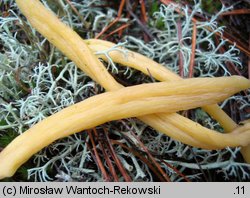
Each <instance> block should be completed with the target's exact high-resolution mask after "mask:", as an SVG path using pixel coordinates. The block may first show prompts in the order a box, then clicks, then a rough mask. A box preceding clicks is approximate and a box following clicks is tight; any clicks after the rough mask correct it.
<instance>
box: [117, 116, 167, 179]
mask: <svg viewBox="0 0 250 198" xmlns="http://www.w3.org/2000/svg"><path fill="white" fill-rule="evenodd" d="M121 123H122V124H123V125H124V126H125V127H126V128H127V129H128V130H129V131H130V133H131V135H132V136H133V137H134V138H135V139H136V140H137V142H138V143H139V145H140V147H141V148H142V149H143V150H144V151H145V152H146V153H147V155H148V157H149V158H150V160H151V161H152V163H153V164H154V165H155V166H156V168H157V169H158V171H159V172H160V173H161V174H162V176H163V177H164V178H165V180H166V181H167V182H170V181H171V180H170V178H169V176H168V175H167V174H166V173H165V172H164V171H163V170H162V168H161V166H160V164H159V163H158V162H157V161H156V160H155V158H154V157H153V156H152V155H151V153H150V152H149V150H148V148H147V147H146V146H145V145H144V144H143V143H142V142H141V140H140V139H139V138H138V137H137V135H136V134H135V133H134V131H133V130H131V128H130V127H129V126H127V124H126V123H125V122H124V121H122V120H121Z"/></svg>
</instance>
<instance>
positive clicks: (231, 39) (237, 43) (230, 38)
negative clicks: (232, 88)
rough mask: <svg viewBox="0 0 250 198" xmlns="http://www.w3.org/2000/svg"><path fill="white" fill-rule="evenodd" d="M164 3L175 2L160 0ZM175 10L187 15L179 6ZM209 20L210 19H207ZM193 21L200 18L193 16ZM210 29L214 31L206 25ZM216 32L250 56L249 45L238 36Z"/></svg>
mask: <svg viewBox="0 0 250 198" xmlns="http://www.w3.org/2000/svg"><path fill="white" fill-rule="evenodd" d="M160 1H161V2H162V3H163V4H165V5H169V4H171V3H173V1H171V0H160ZM175 5H178V4H176V3H175ZM175 11H176V12H177V13H179V14H180V15H182V16H183V15H185V14H184V13H183V12H182V11H181V9H179V8H178V7H177V8H175ZM207 20H209V19H207ZM192 21H193V22H196V23H197V22H199V20H197V19H196V18H194V17H193V18H192ZM205 28H206V29H207V30H208V31H210V32H213V30H212V29H211V28H210V27H205ZM215 34H216V35H217V36H220V37H222V38H223V39H224V40H226V41H227V42H229V43H230V44H232V45H235V46H236V47H237V48H238V49H239V50H240V51H241V52H244V53H245V54H246V55H247V56H249V57H250V49H248V46H246V45H245V44H244V43H242V42H240V41H239V40H238V39H236V38H234V37H233V36H232V35H230V34H229V33H227V32H224V33H223V35H221V33H220V32H215Z"/></svg>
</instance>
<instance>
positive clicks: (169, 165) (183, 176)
mask: <svg viewBox="0 0 250 198" xmlns="http://www.w3.org/2000/svg"><path fill="white" fill-rule="evenodd" d="M161 162H162V163H164V164H166V165H167V166H168V167H169V168H171V169H172V170H173V171H175V172H176V173H177V174H178V175H179V176H181V177H182V178H183V179H184V180H186V181H187V182H191V181H190V180H189V179H188V178H187V176H186V175H184V174H183V173H181V172H180V171H179V170H178V169H177V168H175V167H174V166H172V165H171V164H169V163H168V162H165V161H164V160H161Z"/></svg>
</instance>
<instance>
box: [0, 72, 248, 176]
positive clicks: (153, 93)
mask: <svg viewBox="0 0 250 198" xmlns="http://www.w3.org/2000/svg"><path fill="white" fill-rule="evenodd" d="M194 87H195V89H194ZM249 87H250V81H248V80H247V79H245V78H242V77H237V76H234V77H220V78H196V79H187V80H182V81H175V82H161V83H151V84H143V85H138V86H133V87H127V88H122V89H120V90H117V91H111V92H107V93H104V94H100V95H97V96H93V97H91V98H88V99H86V100H84V101H82V102H80V103H77V104H75V105H72V106H70V107H67V108H65V109H63V110H61V111H60V112H58V113H56V114H54V115H52V116H49V117H48V118H45V119H44V120H42V121H41V122H39V123H38V124H36V125H34V126H33V127H31V128H30V129H29V130H27V131H26V132H24V133H23V134H22V135H20V136H18V137H17V138H15V139H14V140H13V141H12V142H11V143H10V144H9V145H8V146H7V147H6V148H5V149H4V150H3V151H2V152H1V153H0V179H1V178H4V177H10V176H12V175H13V174H14V173H15V171H16V170H17V169H18V168H19V167H20V166H21V165H22V164H23V163H24V162H25V161H27V160H28V159H29V158H30V157H31V156H32V155H34V154H35V153H37V152H38V151H39V150H41V149H42V148H44V147H46V146H47V145H49V144H51V143H52V142H54V141H55V140H58V139H60V138H63V137H66V136H69V135H71V134H73V133H76V132H80V131H82V130H85V129H89V128H93V127H95V126H98V125H100V124H103V123H105V122H108V121H111V120H117V119H122V118H128V117H134V116H142V115H146V114H150V113H154V112H166V113H172V112H176V111H179V110H186V109H190V108H195V107H198V106H201V105H207V104H212V103H215V102H219V101H222V100H224V99H225V98H227V97H229V96H230V95H233V94H234V93H236V92H238V91H240V90H244V89H246V88H249ZM180 104H181V105H180ZM171 115H173V114H171ZM167 119H169V121H171V119H173V120H172V123H177V122H179V121H178V120H176V119H175V118H174V117H173V116H168V117H167ZM181 121H182V120H181ZM186 124H187V125H188V124H190V123H188V122H187V123H185V120H184V121H183V123H182V127H183V128H184V129H185V125H186ZM196 127H198V128H199V129H201V130H202V129H203V128H202V127H201V126H200V125H198V124H195V126H193V128H196ZM248 128H249V127H248ZM248 128H247V130H246V129H243V130H242V129H239V130H238V131H236V132H235V133H234V132H233V133H230V134H221V133H216V132H214V131H212V130H209V129H206V130H205V131H204V130H202V131H199V132H200V133H199V135H198V136H197V134H196V132H195V131H189V134H188V135H189V136H190V137H192V136H194V141H193V140H191V141H193V142H194V146H197V147H201V148H207V149H211V148H213V149H219V148H224V147H226V146H231V147H235V146H245V145H247V144H249V143H250V138H249V137H250V130H248ZM180 130H182V129H181V128H180ZM175 136H176V138H177V139H180V140H181V141H183V142H184V143H185V142H186V141H187V142H188V141H189V139H188V138H189V137H188V138H187V139H186V138H185V136H182V134H180V135H179V136H178V133H175Z"/></svg>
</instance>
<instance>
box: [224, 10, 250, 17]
mask: <svg viewBox="0 0 250 198" xmlns="http://www.w3.org/2000/svg"><path fill="white" fill-rule="evenodd" d="M240 14H250V9H237V10H231V11H227V12H223V13H221V14H220V16H228V15H240Z"/></svg>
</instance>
